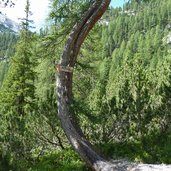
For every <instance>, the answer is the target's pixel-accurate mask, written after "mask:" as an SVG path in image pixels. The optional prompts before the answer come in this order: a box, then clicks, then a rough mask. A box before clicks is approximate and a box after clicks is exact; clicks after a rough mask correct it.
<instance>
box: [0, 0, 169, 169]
mask: <svg viewBox="0 0 171 171" xmlns="http://www.w3.org/2000/svg"><path fill="white" fill-rule="evenodd" d="M68 3H69V2H68V1H65V0H64V1H60V0H54V1H51V6H50V12H49V21H50V22H49V25H48V26H47V27H46V28H42V29H40V31H39V32H33V31H32V28H31V25H32V23H30V20H29V16H30V8H29V6H30V2H29V0H27V3H26V8H25V12H26V17H25V18H24V19H23V20H22V29H21V30H20V32H19V33H17V34H16V33H14V32H10V31H1V32H0V171H88V170H91V168H90V167H89V166H87V165H86V164H85V162H84V161H83V160H82V159H81V158H80V157H79V155H78V154H77V153H76V152H75V151H74V149H73V148H72V147H71V145H70V142H69V141H68V139H67V137H66V135H65V133H64V131H63V129H62V128H61V123H60V119H59V118H58V116H57V111H58V107H57V104H58V98H57V96H56V77H57V76H58V71H57V70H56V69H55V65H56V64H58V62H59V59H60V57H61V55H62V52H63V47H64V45H65V42H66V40H67V37H68V35H69V33H70V30H71V28H72V27H73V25H74V23H75V22H76V21H77V20H79V19H80V17H81V14H82V13H83V11H85V9H87V8H88V7H89V6H90V4H91V3H92V1H91V0H82V1H76V0H73V1H72V3H69V5H68ZM70 8H71V9H70ZM72 69H73V70H74V72H73V96H74V101H73V103H72V105H71V110H72V111H73V113H74V117H75V118H76V120H77V121H78V123H79V125H80V127H81V129H82V131H83V133H84V135H85V136H86V138H87V139H88V141H89V142H91V144H93V145H94V146H95V148H97V149H98V150H99V151H101V153H102V154H103V155H104V156H107V157H109V158H111V159H113V160H120V159H124V160H128V161H131V162H137V163H147V164H171V1H170V0H162V1H161V0H155V1H152V0H146V1H145V0H144V1H142V0H131V1H127V2H125V4H124V5H123V7H122V8H121V7H118V8H113V7H111V6H110V7H109V8H108V10H107V11H106V12H105V14H104V15H103V16H102V18H101V19H100V20H99V21H98V22H97V23H96V25H95V26H94V27H93V29H92V30H91V32H90V33H89V34H88V36H87V37H86V39H85V41H84V42H83V44H82V47H81V50H80V52H79V53H78V59H77V61H76V64H75V66H74V67H73V68H72Z"/></svg>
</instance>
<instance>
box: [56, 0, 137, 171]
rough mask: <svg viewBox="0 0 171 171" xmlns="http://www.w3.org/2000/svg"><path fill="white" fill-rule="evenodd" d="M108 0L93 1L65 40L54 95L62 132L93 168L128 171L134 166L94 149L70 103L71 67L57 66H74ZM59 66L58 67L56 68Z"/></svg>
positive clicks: (98, 170) (107, 170) (108, 2)
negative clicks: (112, 158) (56, 98)
mask: <svg viewBox="0 0 171 171" xmlns="http://www.w3.org/2000/svg"><path fill="white" fill-rule="evenodd" d="M109 4H110V0H95V1H94V3H93V4H92V5H91V6H90V8H89V9H88V11H87V12H86V13H85V14H84V15H83V17H82V19H81V20H80V21H79V22H78V23H77V24H76V25H75V26H74V27H73V30H72V31H71V33H70V35H69V38H68V40H67V42H66V45H65V48H64V51H63V54H62V56H61V60H60V63H59V65H58V78H57V96H58V117H59V119H60V121H61V125H62V128H63V130H64V131H65V134H66V136H67V138H68V140H69V141H70V143H71V144H72V146H73V147H74V149H75V150H76V151H77V152H78V153H79V155H80V156H81V158H82V159H83V160H84V161H85V162H86V163H87V164H88V165H89V166H90V167H91V168H92V169H93V170H96V171H100V170H101V171H105V170H106V171H112V170H130V169H131V168H133V167H135V165H133V164H130V163H127V162H124V161H115V162H109V161H107V160H106V159H105V158H104V157H103V156H102V155H101V154H100V153H99V152H97V151H96V150H95V149H94V148H93V146H92V145H91V144H90V142H89V141H87V139H86V138H85V136H84V134H83V133H82V130H81V128H80V127H79V124H78V123H77V121H76V119H75V117H74V115H73V113H72V110H71V108H70V106H71V105H72V99H73V96H72V78H73V73H72V70H70V71H67V69H65V70H62V69H60V68H70V67H74V65H75V63H76V59H77V55H78V53H79V51H80V47H81V45H82V43H83V42H84V40H85V38H86V36H87V35H88V33H89V31H90V30H91V29H92V28H93V26H94V24H95V23H96V22H97V21H98V20H99V19H100V18H101V16H102V15H103V14H104V12H105V11H106V10H107V8H108V6H109ZM59 66H60V68H59Z"/></svg>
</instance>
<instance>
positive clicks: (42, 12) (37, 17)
mask: <svg viewBox="0 0 171 171" xmlns="http://www.w3.org/2000/svg"><path fill="white" fill-rule="evenodd" d="M13 1H14V2H15V4H16V5H15V6H14V7H13V8H1V7H0V11H2V12H3V13H5V14H7V16H8V17H9V18H10V19H12V20H14V21H18V18H22V17H24V8H25V0H13ZM48 2H49V0H30V4H31V11H32V13H33V15H32V17H31V19H33V20H34V25H35V27H36V28H37V30H38V29H39V28H40V27H42V26H43V25H44V24H45V19H46V18H47V14H48ZM124 2H125V0H111V6H113V7H119V6H122V5H123V3H124Z"/></svg>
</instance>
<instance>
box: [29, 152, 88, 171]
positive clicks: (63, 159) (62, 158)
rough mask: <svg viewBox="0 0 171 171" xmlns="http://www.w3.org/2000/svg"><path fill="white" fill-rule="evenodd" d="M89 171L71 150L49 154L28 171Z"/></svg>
mask: <svg viewBox="0 0 171 171" xmlns="http://www.w3.org/2000/svg"><path fill="white" fill-rule="evenodd" d="M47 170H48V171H68V170H71V171H86V170H87V171H88V168H86V166H85V165H84V164H83V163H82V161H81V160H80V159H79V157H78V155H77V154H76V153H75V152H74V151H73V150H71V149H65V150H62V151H56V152H53V153H47V154H45V155H43V156H41V157H40V158H39V161H38V162H37V164H35V166H33V167H31V168H30V169H28V171H47Z"/></svg>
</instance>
